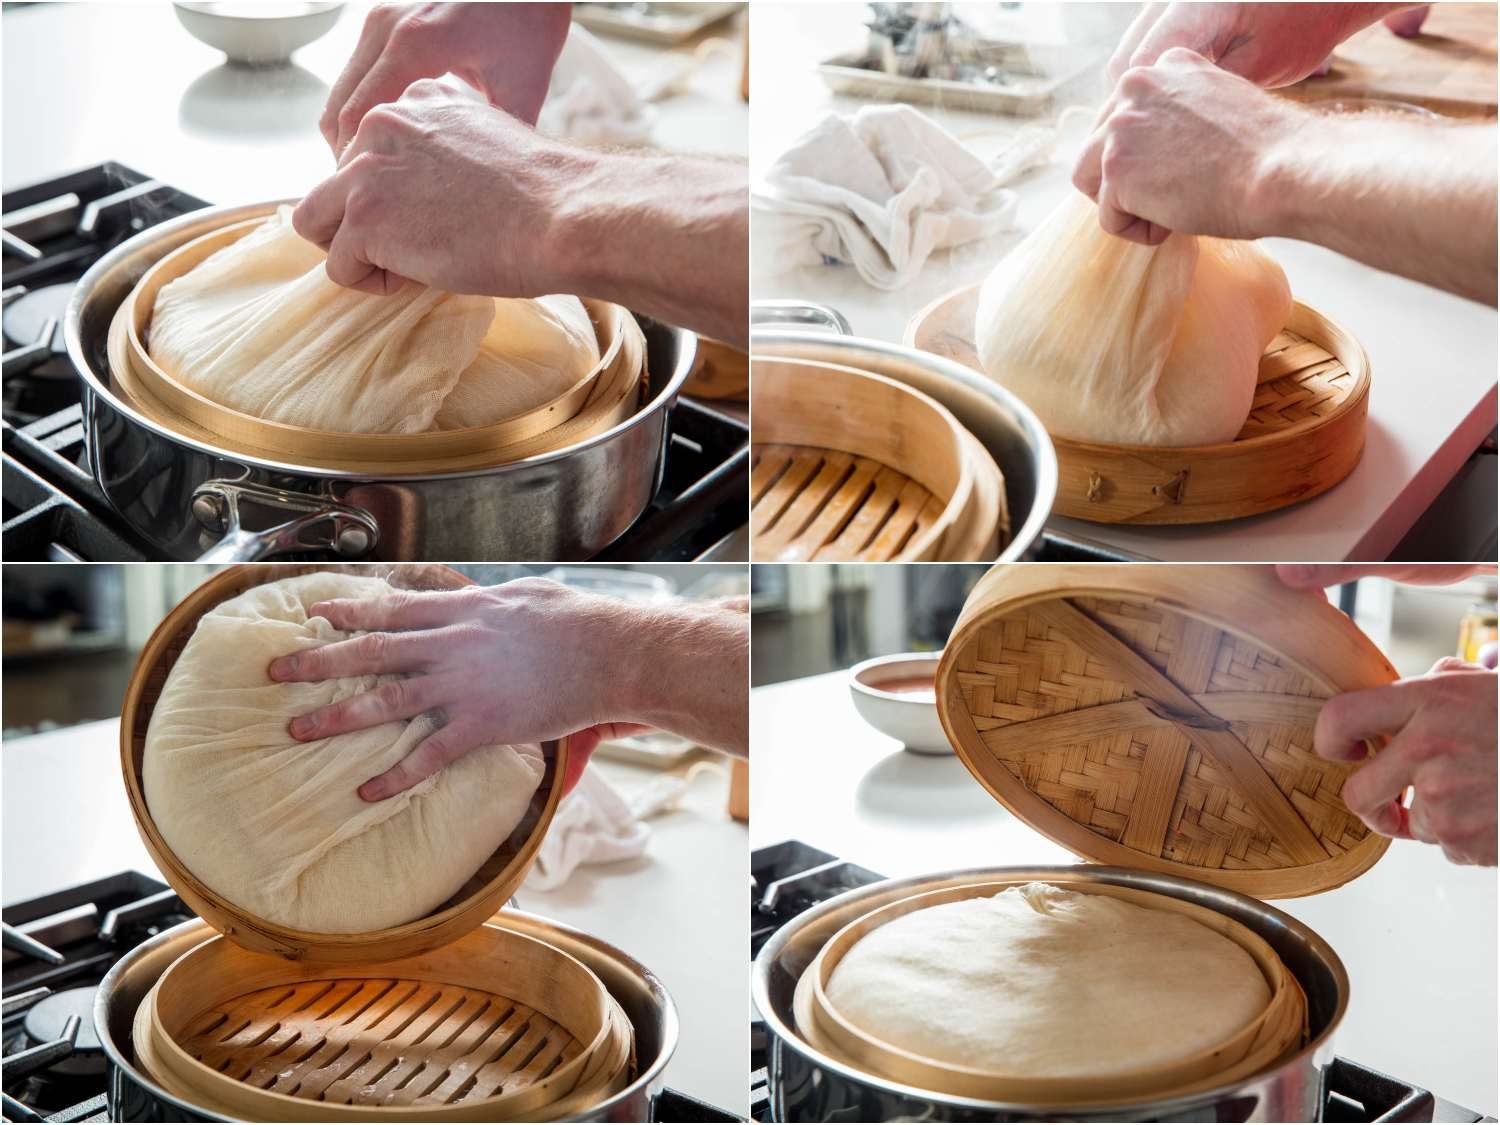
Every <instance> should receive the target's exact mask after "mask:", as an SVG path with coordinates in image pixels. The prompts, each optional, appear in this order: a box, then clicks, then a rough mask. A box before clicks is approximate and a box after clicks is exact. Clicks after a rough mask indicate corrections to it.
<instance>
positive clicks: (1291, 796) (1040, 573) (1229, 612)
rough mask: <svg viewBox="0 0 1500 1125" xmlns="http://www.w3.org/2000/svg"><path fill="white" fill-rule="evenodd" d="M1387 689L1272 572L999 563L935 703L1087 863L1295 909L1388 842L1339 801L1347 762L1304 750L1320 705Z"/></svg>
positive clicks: (1365, 652) (1049, 830) (994, 785)
mask: <svg viewBox="0 0 1500 1125" xmlns="http://www.w3.org/2000/svg"><path fill="white" fill-rule="evenodd" d="M1396 678H1397V677H1396V671H1395V669H1394V668H1392V667H1391V665H1390V663H1389V662H1388V661H1387V660H1386V659H1385V657H1384V656H1383V655H1381V653H1380V651H1379V650H1378V649H1377V648H1376V647H1375V646H1374V645H1373V644H1372V643H1371V642H1370V640H1369V638H1367V637H1366V636H1365V635H1364V634H1363V633H1362V632H1360V630H1359V629H1358V628H1357V627H1356V626H1355V625H1354V623H1353V622H1352V621H1350V620H1349V619H1348V618H1347V617H1345V616H1344V615H1343V614H1342V613H1340V612H1339V611H1338V610H1337V609H1335V608H1334V607H1333V606H1331V605H1329V604H1328V603H1327V601H1325V600H1324V598H1323V597H1322V595H1321V594H1320V593H1318V592H1317V591H1305V590H1292V589H1290V588H1288V587H1287V586H1285V585H1283V583H1282V582H1281V581H1280V579H1278V578H1277V577H1276V574H1275V572H1274V570H1273V568H1271V567H1269V566H1139V565H1129V564H1112V563H1093V564H1082V565H1077V564H1074V565H1060V564H1059V565H1047V566H1030V567H1028V566H998V567H994V568H992V569H991V570H990V571H989V573H988V574H986V575H985V576H984V577H983V578H982V579H981V580H980V581H979V583H978V584H977V585H976V586H975V587H974V589H973V591H972V592H971V593H970V595H969V598H968V600H967V601H966V602H965V604H964V610H963V613H962V614H961V615H960V616H959V619H958V623H957V625H956V626H955V627H954V630H953V633H952V635H951V636H950V637H949V639H948V644H947V646H946V648H945V649H944V651H943V657H942V660H941V661H940V662H939V665H938V671H937V704H938V715H939V718H940V719H941V720H942V724H943V729H944V731H945V732H946V733H947V735H948V739H949V741H950V742H952V744H953V746H954V749H955V751H956V752H957V754H958V756H959V758H960V759H961V760H962V761H963V763H964V765H965V766H966V767H967V768H968V769H969V772H970V773H972V774H973V775H974V776H975V778H976V779H977V780H978V781H979V783H980V784H981V785H983V786H984V787H985V788H986V789H987V790H988V791H989V792H990V793H991V794H992V795H993V796H994V797H995V798H996V799H997V800H999V801H1000V803H1001V804H1003V805H1004V806H1005V807H1006V808H1007V809H1009V810H1010V811H1011V812H1012V813H1014V814H1015V815H1016V816H1017V817H1019V818H1020V819H1021V820H1023V821H1024V822H1026V823H1027V824H1029V825H1031V826H1032V827H1033V828H1035V829H1037V830H1038V831H1040V832H1042V833H1043V834H1044V835H1046V836H1049V837H1050V838H1052V839H1053V840H1055V841H1057V842H1058V843H1060V844H1062V845H1063V846H1065V847H1067V848H1068V849H1070V850H1071V851H1073V852H1074V853H1075V854H1077V855H1079V856H1081V857H1082V858H1084V859H1088V860H1093V861H1096V862H1100V863H1107V864H1114V865H1117V866H1121V867H1133V868H1138V869H1145V870H1148V871H1158V872H1164V873H1166V874H1171V875H1177V876H1181V877H1184V878H1189V879H1197V880H1201V881H1203V882H1208V883H1213V884H1216V885H1218V886H1222V887H1227V888H1229V889H1230V890H1234V891H1239V892H1241V893H1243V894H1247V895H1252V896H1254V897H1256V898H1262V899H1266V898H1294V897H1297V896H1301V895H1309V894H1316V893H1319V892H1322V891H1326V890H1330V889H1332V888H1334V887H1338V886H1341V885H1343V884H1344V883H1346V882H1348V881H1349V880H1350V879H1353V878H1355V877H1356V876H1358V875H1360V874H1362V873H1363V872H1365V871H1367V870H1368V869H1369V868H1370V867H1371V866H1372V865H1373V864H1374V863H1375V862H1376V861H1377V860H1378V859H1379V858H1380V857H1381V855H1383V854H1384V853H1385V850H1386V848H1387V846H1388V845H1389V843H1390V841H1389V840H1388V839H1386V838H1385V837H1383V836H1380V835H1378V834H1376V833H1373V832H1371V831H1369V829H1368V828H1366V826H1365V825H1364V823H1363V822H1362V821H1361V820H1360V819H1359V818H1358V817H1357V816H1355V815H1354V814H1353V813H1352V812H1350V811H1349V809H1348V808H1347V807H1346V806H1345V805H1344V803H1343V800H1342V798H1341V796H1340V794H1341V792H1342V789H1343V785H1344V782H1345V780H1346V779H1347V778H1348V776H1349V774H1350V773H1351V772H1352V770H1353V769H1354V768H1356V767H1355V765H1353V764H1351V763H1348V762H1338V761H1330V760H1328V759H1325V758H1320V757H1318V756H1317V755H1316V754H1315V753H1314V752H1313V750H1312V738H1313V728H1314V724H1315V723H1316V721H1317V716H1318V712H1319V710H1321V708H1322V706H1323V703H1324V702H1325V701H1326V700H1327V699H1328V698H1329V697H1330V696H1332V695H1335V694H1337V693H1341V692H1347V691H1356V690H1362V689H1366V688H1372V687H1378V686H1381V685H1384V684H1387V683H1390V682H1391V681H1393V680H1395V679H1396ZM1369 749H1370V750H1372V751H1373V750H1374V747H1370V748H1369Z"/></svg>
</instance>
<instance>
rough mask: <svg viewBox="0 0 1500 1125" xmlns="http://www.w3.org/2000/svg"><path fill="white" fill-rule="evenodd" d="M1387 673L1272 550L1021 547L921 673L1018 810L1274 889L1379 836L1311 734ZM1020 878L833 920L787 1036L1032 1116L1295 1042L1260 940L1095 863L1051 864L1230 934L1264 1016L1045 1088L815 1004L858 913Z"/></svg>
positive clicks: (1147, 856) (1299, 1026) (1117, 857)
mask: <svg viewBox="0 0 1500 1125" xmlns="http://www.w3.org/2000/svg"><path fill="white" fill-rule="evenodd" d="M1396 678H1397V677H1396V671H1395V669H1394V668H1392V667H1391V665H1390V663H1389V662H1388V661H1387V660H1386V659H1385V658H1384V656H1382V655H1381V653H1380V652H1379V651H1378V650H1377V649H1376V648H1375V646H1374V645H1373V644H1372V643H1371V642H1370V641H1369V639H1368V638H1367V637H1365V636H1364V634H1363V633H1361V632H1360V631H1359V629H1358V628H1357V627H1356V626H1355V625H1354V624H1353V622H1351V621H1350V620H1349V619H1348V618H1347V617H1345V616H1344V615H1343V614H1342V613H1340V612H1338V610H1336V609H1335V608H1333V607H1332V606H1330V605H1329V604H1328V603H1327V602H1326V601H1325V600H1324V599H1323V597H1322V596H1321V594H1319V593H1317V592H1314V591H1300V590H1293V589H1290V588H1289V587H1286V586H1285V585H1283V584H1282V583H1281V581H1280V580H1279V579H1278V578H1277V577H1276V576H1275V573H1274V570H1273V568H1271V567H1258V566H1170V567H1168V566H1160V565H1156V566H1140V565H1130V564H1108V563H1093V564H1082V565H1063V564H1025V565H1001V566H996V567H994V568H992V569H991V570H990V571H989V572H988V573H987V574H986V575H985V576H984V578H982V579H981V580H980V582H979V583H978V584H977V585H976V586H975V587H974V589H973V591H972V592H971V593H970V595H969V597H968V599H967V601H966V602H965V605H964V609H963V612H962V614H961V615H960V616H959V619H958V622H957V624H956V625H955V627H954V629H953V632H952V635H951V636H950V637H949V639H948V643H947V645H946V647H945V648H944V651H943V655H942V659H941V661H940V662H939V665H938V671H937V675H936V687H937V701H938V712H939V717H940V719H941V721H942V724H943V729H944V732H945V733H946V735H947V737H948V739H949V741H950V742H951V743H952V745H953V747H954V749H955V752H956V753H957V754H958V756H959V758H960V760H962V761H963V763H964V765H965V767H966V768H967V769H968V770H969V772H970V773H972V774H973V775H974V777H975V779H976V780H978V781H979V782H980V784H981V785H983V786H984V787H985V789H986V790H987V791H989V793H990V794H991V795H992V796H994V797H995V798H996V799H997V800H998V801H1000V803H1001V804H1002V805H1004V806H1005V807H1006V808H1007V809H1008V810H1009V811H1010V812H1011V813H1013V814H1014V815H1015V816H1016V817H1017V818H1019V819H1020V820H1022V821H1023V822H1025V823H1027V824H1029V825H1030V826H1031V827H1033V828H1035V829H1037V830H1038V831H1040V832H1041V833H1043V834H1044V835H1046V836H1048V837H1050V838H1051V839H1053V840H1054V841H1056V842H1058V843H1060V844H1062V845H1064V846H1065V847H1067V848H1069V849H1070V850H1071V851H1073V852H1074V853H1075V854H1077V855H1078V856H1080V857H1081V858H1082V859H1085V860H1089V861H1094V862H1097V863H1102V864H1109V865H1113V868H1114V870H1116V871H1119V870H1121V869H1125V870H1130V869H1133V870H1135V871H1139V872H1156V873H1161V874H1165V875H1169V876H1172V877H1173V878H1174V879H1176V880H1183V879H1186V880H1191V881H1195V882H1197V883H1199V884H1211V885H1214V886H1218V887H1223V888H1226V889H1228V890H1230V891H1234V892H1237V893H1239V894H1243V895H1249V896H1254V897H1256V898H1262V899H1265V898H1289V897H1296V896H1300V895H1308V894H1316V893H1320V892H1323V891H1326V890H1330V889H1333V888H1335V887H1338V886H1340V885H1342V884H1343V883H1345V882H1347V881H1349V880H1350V879H1353V878H1355V877H1357V876H1358V875H1360V874H1362V873H1363V872H1365V871H1367V870H1368V869H1369V868H1370V867H1371V866H1373V865H1374V863H1375V862H1376V861H1378V860H1379V858H1380V857H1381V855H1383V854H1384V852H1385V850H1386V848H1387V847H1388V846H1389V840H1387V839H1386V838H1384V837H1381V836H1379V835H1376V834H1374V833H1371V832H1370V831H1368V829H1367V828H1366V827H1365V826H1364V824H1363V823H1362V822H1361V821H1360V820H1359V818H1358V817H1356V816H1355V815H1354V814H1353V813H1351V812H1350V811H1349V810H1348V808H1347V807H1346V806H1345V805H1344V804H1343V801H1342V799H1341V797H1340V793H1341V791H1342V788H1343V784H1344V781H1345V780H1346V779H1347V777H1348V775H1349V773H1350V772H1351V771H1352V769H1353V768H1355V767H1354V766H1352V765H1350V764H1348V763H1344V762H1333V761H1328V760H1325V759H1322V758H1319V757H1318V756H1317V755H1316V754H1314V753H1313V751H1312V736H1313V729H1314V725H1315V723H1316V720H1317V715H1318V712H1319V710H1320V709H1321V707H1322V705H1323V703H1324V702H1325V701H1326V700H1327V699H1328V698H1329V697H1331V696H1332V695H1334V694H1336V693H1341V692H1347V691H1356V690H1362V689H1367V688H1372V687H1378V686H1381V685H1384V684H1388V683H1390V682H1392V681H1393V680H1395V679H1396ZM1367 750H1368V751H1369V752H1371V753H1374V752H1378V747H1376V746H1374V745H1368V746H1367ZM1024 881H1026V880H1016V879H1009V880H1004V881H997V880H980V881H973V882H971V881H959V882H948V883H945V884H944V885H942V886H941V887H940V888H938V889H937V890H926V891H918V892H916V893H914V894H913V893H908V894H905V895H901V896H899V897H892V896H885V897H884V898H877V899H876V902H877V905H876V906H875V908H874V909H869V910H864V911H861V912H858V913H853V912H851V913H849V914H847V915H845V920H843V921H842V923H841V925H840V926H839V927H838V929H836V930H833V931H832V932H830V933H828V934H827V935H826V936H825V937H823V938H820V939H819V940H818V941H817V942H816V943H809V944H807V945H806V947H805V950H804V951H803V953H801V954H799V956H798V958H797V961H798V962H799V963H800V964H801V965H803V966H804V967H803V968H801V969H800V970H798V972H797V976H796V978H795V980H796V983H795V986H794V991H793V993H792V997H791V1006H790V1008H791V1010H790V1015H791V1017H792V1024H793V1026H795V1029H796V1035H797V1036H798V1037H800V1038H801V1039H802V1040H803V1041H804V1042H805V1044H806V1045H807V1046H808V1047H810V1048H811V1049H812V1050H814V1051H817V1052H820V1053H821V1054H822V1055H824V1056H826V1057H828V1058H829V1059H832V1060H834V1061H835V1062H838V1063H842V1064H844V1065H845V1066H847V1067H852V1068H853V1069H854V1070H855V1071H857V1072H863V1073H864V1074H867V1075H870V1076H872V1077H873V1078H874V1079H876V1080H883V1081H889V1082H895V1083H897V1084H898V1085H899V1086H900V1087H902V1088H907V1089H912V1090H924V1091H931V1092H932V1093H934V1094H936V1095H938V1096H951V1097H964V1098H970V1099H979V1100H983V1101H986V1102H991V1103H994V1104H1003V1105H1010V1106H1028V1107H1036V1108H1037V1112H1038V1113H1040V1114H1043V1115H1050V1114H1051V1113H1053V1112H1080V1113H1082V1112H1085V1111H1086V1112H1088V1113H1089V1114H1090V1115H1091V1116H1098V1115H1099V1113H1100V1112H1101V1111H1107V1109H1108V1108H1109V1107H1113V1106H1131V1105H1134V1106H1139V1105H1140V1104H1141V1103H1142V1102H1147V1103H1150V1104H1171V1103H1173V1102H1174V1100H1176V1099H1181V1098H1185V1097H1189V1096H1192V1095H1197V1094H1207V1093H1208V1092H1210V1091H1213V1090H1224V1089H1230V1088H1233V1087H1234V1086H1236V1085H1237V1084H1242V1083H1245V1082H1250V1081H1255V1080H1259V1079H1260V1078H1262V1077H1263V1076H1265V1075H1267V1074H1271V1073H1273V1072H1275V1071H1277V1069H1278V1068H1280V1067H1284V1066H1286V1065H1289V1060H1292V1059H1295V1058H1297V1057H1299V1056H1300V1054H1301V1053H1302V1052H1303V1051H1304V1047H1305V1044H1306V1043H1307V1041H1308V1038H1309V1034H1310V1030H1309V1029H1310V1024H1311V1018H1310V1007H1309V1003H1308V999H1307V997H1306V996H1305V995H1304V994H1303V991H1302V987H1301V985H1300V983H1299V982H1298V980H1297V978H1296V977H1295V976H1294V975H1293V974H1292V972H1291V970H1290V969H1289V968H1288V966H1287V964H1286V963H1285V962H1283V961H1282V960H1281V958H1280V957H1279V956H1278V955H1277V954H1276V953H1275V952H1274V951H1271V950H1269V949H1268V941H1269V940H1270V939H1269V938H1264V937H1257V936H1256V935H1255V934H1254V933H1253V932H1252V931H1250V930H1249V929H1248V928H1247V927H1246V926H1245V925H1244V924H1243V923H1242V922H1240V921H1235V920H1232V919H1231V918H1229V917H1228V915H1227V914H1226V913H1225V912H1222V911H1220V910H1218V909H1216V908H1214V907H1211V906H1209V905H1208V904H1207V903H1206V902H1205V903H1203V904H1202V905H1199V904H1193V903H1191V902H1189V901H1188V900H1187V899H1186V898H1185V897H1174V896H1171V895H1168V894H1165V893H1163V892H1158V891H1157V890H1155V889H1154V888H1153V889H1146V888H1135V887H1130V886H1126V885H1121V884H1120V883H1119V882H1118V881H1117V880H1112V879H1109V878H1101V877H1100V875H1097V874H1095V873H1094V872H1093V871H1091V869H1090V866H1089V864H1083V865H1081V866H1079V867H1077V868H1075V869H1070V870H1067V871H1066V872H1049V874H1048V875H1047V880H1046V881H1047V882H1049V883H1055V884H1058V885H1062V886H1066V887H1067V888H1068V889H1070V890H1076V891H1080V892H1084V893H1103V894H1112V895H1116V896H1118V897H1123V898H1130V899H1132V900H1134V901H1137V902H1139V903H1140V904H1142V905H1151V906H1153V907H1159V908H1161V909H1168V910H1175V911H1178V912H1181V913H1184V914H1187V915H1189V916H1191V917H1194V918H1195V920H1198V921H1200V922H1202V923H1204V924H1205V925H1209V926H1210V927H1211V928H1213V929H1214V930H1216V931H1217V932H1219V933H1221V934H1224V935H1225V936H1229V937H1231V939H1232V940H1235V941H1237V942H1238V943H1239V944H1241V945H1242V947H1243V948H1245V949H1246V951H1247V952H1248V953H1250V954H1251V956H1252V957H1253V958H1254V959H1255V961H1256V963H1257V965H1258V966H1259V967H1260V968H1261V971H1262V973H1263V974H1265V976H1266V980H1267V982H1268V984H1269V985H1270V986H1271V1001H1270V1002H1269V1003H1268V1004H1267V1006H1266V1008H1265V1010H1264V1011H1263V1012H1262V1013H1261V1014H1260V1016H1259V1017H1258V1018H1257V1019H1256V1020H1254V1021H1252V1023H1251V1024H1249V1025H1247V1026H1246V1027H1243V1028H1241V1029H1239V1031H1238V1032H1236V1034H1235V1035H1234V1036H1232V1037H1231V1038H1230V1039H1229V1040H1227V1041H1226V1042H1225V1043H1223V1044H1220V1045H1218V1046H1216V1047H1215V1048H1213V1049H1212V1050H1210V1051H1207V1052H1204V1053H1203V1054H1201V1055H1199V1056H1196V1057H1194V1058H1191V1059H1184V1060H1180V1061H1179V1062H1178V1063H1176V1064H1174V1065H1173V1066H1171V1067H1167V1068H1163V1069H1160V1070H1156V1071H1154V1072H1146V1071H1142V1072H1138V1073H1133V1074H1128V1075H1124V1076H1115V1077H1113V1078H1109V1079H1106V1078H1099V1077H1093V1078H1088V1079H1086V1080H1084V1081H1081V1082H1066V1083H1048V1082H1047V1081H1045V1080H1040V1079H1036V1078H1034V1077H1028V1076H1025V1075H996V1074H994V1073H990V1072H984V1071H979V1070H975V1069H971V1068H965V1067H955V1066H952V1065H951V1064H945V1063H943V1062H942V1061H940V1060H934V1059H928V1058H924V1057H922V1056H920V1055H917V1054H914V1053H913V1052H910V1051H904V1050H902V1049H900V1048H897V1047H896V1046H894V1045H892V1044H890V1043H888V1042H885V1041H884V1040H882V1039H880V1038H879V1029H878V1028H859V1027H856V1026H854V1025H853V1024H852V1023H851V1022H850V1021H849V1020H847V1019H844V1018H842V1017H841V1016H840V1014H839V1013H838V1011H837V1009H836V1007H835V1006H834V1005H833V1004H832V1003H831V1002H830V1001H829V999H828V997H827V994H826V991H825V989H824V986H826V984H827V981H828V979H829V975H830V974H831V973H832V971H833V969H834V968H835V967H836V966H837V964H838V961H839V959H840V958H841V957H842V956H843V955H844V954H845V953H846V952H847V950H848V949H849V948H851V947H852V946H853V945H854V943H855V942H857V941H858V940H859V938H861V937H863V936H864V935H865V934H867V933H868V932H869V931H870V930H872V929H874V928H876V927H877V926H879V925H882V924H884V923H885V922H888V921H889V920H890V919H891V918H893V917H898V916H900V915H901V914H904V913H907V912H909V911H911V910H915V909H921V908H923V907H925V906H931V905H937V904H938V903H940V902H948V901H957V900H959V899H963V898H970V897H975V896H979V895H992V894H994V893H996V892H997V891H998V890H1000V889H1003V888H1004V887H1006V886H1013V885H1018V884H1019V883H1020V882H1024ZM1246 936H1248V937H1249V938H1250V939H1251V940H1249V941H1246V940H1245V938H1246ZM1268 952H1269V953H1270V956H1269V957H1268V956H1267V955H1266V954H1267V953H1268ZM804 957H805V960H803V958H804ZM1127 971H1128V967H1127Z"/></svg>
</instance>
